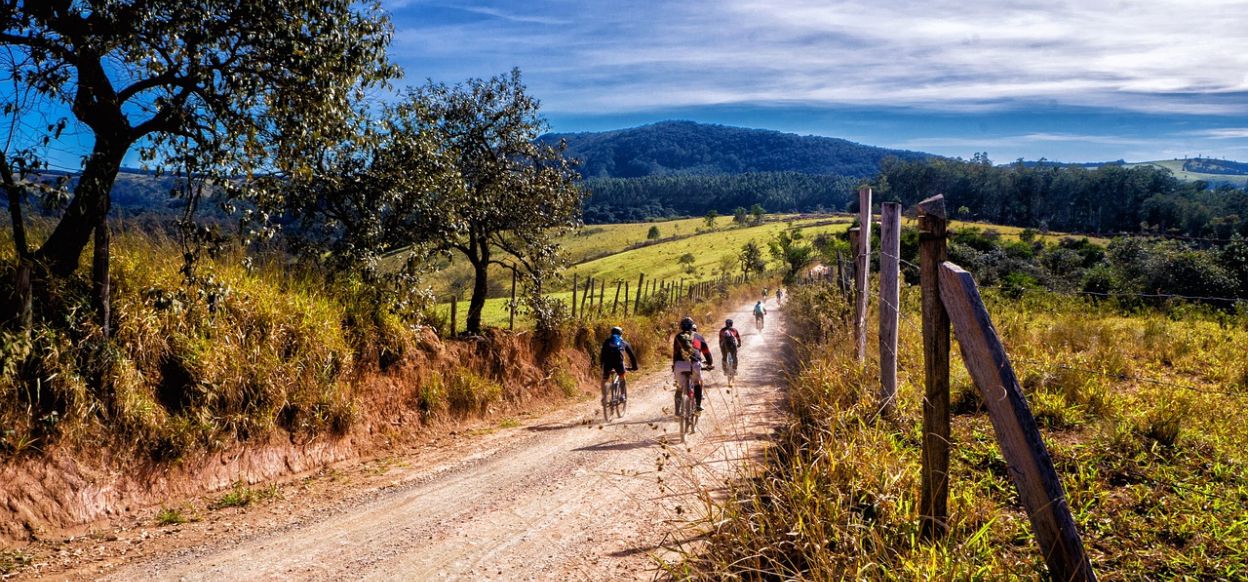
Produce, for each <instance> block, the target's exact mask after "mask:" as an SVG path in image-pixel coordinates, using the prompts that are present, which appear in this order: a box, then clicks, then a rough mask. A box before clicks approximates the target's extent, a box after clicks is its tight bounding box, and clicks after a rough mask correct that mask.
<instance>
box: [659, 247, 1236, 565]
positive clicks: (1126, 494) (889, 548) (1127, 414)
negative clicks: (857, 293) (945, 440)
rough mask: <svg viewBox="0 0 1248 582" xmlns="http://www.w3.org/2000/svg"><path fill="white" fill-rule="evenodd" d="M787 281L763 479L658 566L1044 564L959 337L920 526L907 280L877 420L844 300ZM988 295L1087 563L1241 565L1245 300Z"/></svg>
mask: <svg viewBox="0 0 1248 582" xmlns="http://www.w3.org/2000/svg"><path fill="white" fill-rule="evenodd" d="M1115 244H1124V243H1115ZM1113 246H1114V245H1113V244H1111V247H1113ZM1163 250H1164V248H1163ZM791 291H792V292H791V302H790V303H789V306H788V308H787V309H786V312H787V313H786V315H787V319H788V324H789V326H790V330H792V332H793V333H794V334H795V335H796V337H797V338H798V339H799V340H800V341H799V344H801V345H803V346H805V348H804V351H803V353H802V354H800V357H799V361H800V362H801V364H800V366H799V367H798V369H797V370H796V371H795V372H794V373H793V375H792V377H791V380H790V384H789V397H790V401H791V410H792V415H793V418H792V422H791V424H790V426H789V427H788V428H787V430H786V431H784V432H783V434H782V435H781V437H780V438H779V439H778V442H777V444H776V446H775V448H774V449H773V450H772V451H771V452H770V455H769V457H768V460H767V463H766V465H765V467H764V468H763V470H762V472H761V474H759V475H758V476H756V477H754V478H751V479H748V480H746V481H744V482H742V483H741V484H740V485H739V486H738V487H737V488H736V489H735V490H734V491H732V492H731V494H730V497H729V499H728V500H727V502H726V503H722V504H717V503H715V502H713V501H711V500H710V499H709V498H708V500H707V504H708V508H709V511H710V515H709V517H707V518H706V521H705V523H703V524H702V527H704V528H705V529H706V530H707V533H708V535H709V539H708V543H706V544H702V545H700V546H699V549H698V550H697V553H695V554H691V555H688V556H686V558H685V560H684V561H683V562H678V563H676V564H673V565H671V566H670V567H671V571H672V573H673V574H674V575H676V576H677V577H680V578H686V577H688V578H699V579H733V578H737V579H758V578H764V579H793V578H801V579H814V580H819V579H842V578H855V579H897V580H911V579H918V578H939V579H972V578H975V579H1004V578H1014V577H1024V578H1027V577H1037V576H1039V577H1042V576H1044V573H1045V566H1044V562H1043V560H1042V558H1041V556H1040V555H1039V554H1038V553H1037V552H1036V550H1035V543H1034V541H1033V538H1032V533H1031V530H1030V526H1029V524H1028V520H1027V517H1026V515H1025V514H1024V513H1023V512H1022V510H1021V506H1020V504H1019V502H1018V499H1017V494H1016V492H1015V489H1014V486H1013V484H1012V482H1011V481H1010V479H1009V476H1008V473H1007V469H1006V465H1005V462H1004V459H1003V458H1002V456H1001V453H1000V450H999V447H998V445H997V443H996V440H995V437H994V436H993V429H992V427H991V424H990V423H989V421H988V418H987V416H986V413H985V412H984V410H983V408H982V400H981V396H980V394H979V391H978V390H977V389H976V388H975V386H974V385H973V384H972V383H971V381H970V378H969V376H968V375H967V373H966V371H965V369H964V368H963V366H962V363H961V360H960V356H959V355H958V352H957V344H956V342H955V343H954V346H955V347H954V354H953V357H952V363H953V369H952V378H951V380H952V386H951V395H952V402H953V411H954V418H953V448H952V462H951V470H952V476H951V484H950V496H951V497H950V516H951V517H950V523H949V533H948V535H947V536H946V537H945V538H943V539H941V540H939V541H936V542H926V541H922V540H921V539H920V536H919V516H918V510H917V507H916V506H917V499H918V495H919V475H920V473H919V470H920V463H921V459H920V430H921V429H920V427H921V415H922V392H923V386H922V382H923V361H922V339H921V330H920V322H919V318H918V311H919V310H918V299H919V291H918V288H917V287H907V288H904V289H903V305H902V312H903V315H902V324H901V328H900V331H901V337H900V345H899V350H898V352H899V365H900V373H899V378H900V380H901V385H900V388H899V393H898V397H899V401H898V410H897V416H896V418H895V419H893V420H891V421H886V420H882V419H880V418H879V417H878V415H877V412H878V409H877V404H876V394H877V393H878V389H879V380H878V377H877V376H876V374H875V373H873V372H871V373H868V372H864V368H863V366H861V365H859V364H858V363H857V362H855V361H854V358H853V355H852V345H853V340H852V337H851V334H852V331H851V328H852V324H851V323H850V311H851V308H850V307H849V306H848V305H847V302H846V300H845V299H844V297H843V296H842V295H841V294H840V292H839V291H838V290H836V289H835V286H834V285H831V284H817V285H808V286H800V287H796V288H794V289H792V290H791ZM985 298H986V300H987V304H988V310H989V312H990V313H991V315H992V317H993V322H994V324H995V325H996V327H997V329H998V331H999V332H1000V333H1001V335H1002V337H1003V340H1004V342H1005V344H1006V347H1007V351H1008V352H1009V354H1010V357H1011V361H1012V363H1013V364H1014V367H1015V370H1016V372H1017V374H1018V377H1019V379H1020V381H1021V382H1022V384H1023V388H1024V391H1025V393H1026V395H1027V399H1028V401H1029V404H1030V406H1031V408H1032V411H1033V412H1034V413H1035V415H1036V417H1037V419H1038V421H1039V422H1040V425H1041V431H1042V433H1043V435H1044V438H1045V441H1046V444H1047V445H1048V447H1049V451H1050V453H1051V454H1052V456H1053V459H1054V462H1055V464H1056V467H1057V470H1058V472H1059V474H1060V475H1061V478H1062V482H1063V485H1064V487H1065V488H1066V492H1067V494H1068V498H1069V502H1070V507H1071V509H1072V511H1073V512H1074V518H1075V521H1076V523H1077V524H1078V527H1079V528H1080V530H1081V533H1082V535H1083V538H1084V544H1085V546H1086V547H1087V548H1088V551H1089V555H1090V557H1091V560H1092V563H1093V566H1094V567H1095V568H1096V570H1097V572H1098V574H1099V575H1100V578H1101V579H1102V580H1120V579H1136V578H1139V577H1141V576H1149V577H1160V578H1171V577H1192V578H1203V579H1233V578H1238V577H1242V576H1244V575H1245V573H1246V572H1248V570H1246V568H1248V550H1246V549H1245V548H1248V528H1246V527H1245V525H1244V524H1245V523H1248V509H1246V508H1248V472H1246V471H1245V469H1244V466H1245V465H1244V463H1245V461H1246V460H1248V459H1245V457H1244V454H1245V453H1244V451H1246V450H1248V434H1246V433H1245V432H1244V431H1243V430H1241V426H1240V423H1239V422H1238V421H1237V420H1236V419H1238V418H1240V417H1242V416H1243V415H1244V414H1245V413H1248V377H1246V376H1245V373H1246V372H1248V357H1246V356H1245V355H1244V351H1243V349H1242V346H1243V345H1245V342H1246V341H1248V314H1245V313H1244V312H1242V311H1237V310H1235V309H1229V310H1228V309H1227V308H1225V307H1218V306H1211V305H1203V304H1200V303H1199V302H1191V301H1181V300H1174V299H1170V300H1167V301H1163V302H1159V303H1158V302H1152V301H1150V302H1148V303H1144V304H1142V303H1140V302H1139V301H1138V300H1132V301H1128V302H1123V301H1119V300H1117V299H1108V300H1106V299H1101V298H1097V297H1089V296H1083V297H1080V296H1072V295H1069V294H1059V293H1054V292H1049V291H1033V292H1030V293H1026V294H1022V295H1018V294H1016V293H1014V292H1012V291H1011V290H1010V289H1009V287H1008V286H1005V287H998V288H995V289H989V290H987V291H986V292H985ZM876 317H877V316H876V314H874V313H873V314H872V316H871V318H869V319H868V321H877V320H878V319H875V318H876ZM867 353H868V354H869V356H868V357H869V361H868V364H867V366H866V368H865V369H866V370H876V369H878V365H875V361H876V359H877V357H878V356H877V354H878V348H877V347H875V345H872V346H871V347H870V348H869V349H868V352H867Z"/></svg>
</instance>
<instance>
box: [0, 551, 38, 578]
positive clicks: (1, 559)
mask: <svg viewBox="0 0 1248 582" xmlns="http://www.w3.org/2000/svg"><path fill="white" fill-rule="evenodd" d="M33 561H34V559H33V558H32V557H31V556H30V554H27V553H26V552H23V551H21V550H0V574H3V575H5V577H6V578H7V577H8V575H9V574H12V573H13V572H16V571H17V570H18V568H21V567H23V566H29V565H30V564H31V563H32V562H33Z"/></svg>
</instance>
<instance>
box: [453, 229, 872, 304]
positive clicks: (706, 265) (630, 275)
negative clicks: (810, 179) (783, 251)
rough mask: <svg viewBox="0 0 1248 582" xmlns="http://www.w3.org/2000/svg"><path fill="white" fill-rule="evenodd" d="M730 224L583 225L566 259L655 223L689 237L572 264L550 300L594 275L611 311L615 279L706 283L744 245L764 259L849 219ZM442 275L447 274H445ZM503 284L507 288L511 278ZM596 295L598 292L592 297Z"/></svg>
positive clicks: (503, 300)
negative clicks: (778, 243) (796, 232)
mask: <svg viewBox="0 0 1248 582" xmlns="http://www.w3.org/2000/svg"><path fill="white" fill-rule="evenodd" d="M833 221H834V222H835V223H834V224H828V223H829V222H833ZM730 222H731V217H728V218H724V217H721V218H720V219H719V221H718V223H717V224H719V227H718V228H716V229H715V230H708V229H706V228H705V225H704V221H703V220H702V219H700V218H699V219H685V220H677V221H668V222H660V223H649V222H642V223H631V224H619V225H591V226H586V227H584V229H583V230H582V232H587V233H589V234H588V235H587V236H585V235H579V234H573V235H570V236H568V237H564V239H562V240H563V241H567V244H568V245H569V247H568V252H569V255H570V256H573V257H576V256H581V257H586V256H592V255H594V254H603V253H604V252H608V251H610V250H613V249H625V248H626V247H627V246H628V244H630V242H631V243H635V242H638V241H641V240H644V239H645V233H646V230H648V229H649V228H650V226H651V225H652V224H658V225H659V226H660V228H661V229H662V228H664V225H670V226H671V230H672V231H673V232H675V231H676V228H677V227H679V228H680V232H682V233H685V234H688V235H691V236H686V237H683V238H679V239H676V240H662V241H660V242H658V243H655V244H652V245H647V246H643V247H640V248H636V249H631V250H623V251H622V252H616V253H614V254H611V255H609V256H604V257H601V258H596V259H592V260H587V261H584V262H581V263H580V264H576V265H574V266H572V267H571V268H569V269H568V270H567V271H566V272H565V273H564V275H563V285H564V289H565V290H563V291H558V292H554V293H550V294H549V296H550V297H553V298H558V299H562V300H564V301H568V302H571V299H572V292H571V290H570V288H571V284H572V279H573V278H574V277H575V278H576V279H577V281H578V282H580V283H581V284H583V283H584V281H585V279H586V277H594V278H595V279H597V280H600V281H606V282H607V289H606V296H605V302H604V305H605V309H606V310H607V311H610V308H611V304H612V303H613V301H614V298H615V285H616V282H617V281H627V282H629V285H630V293H635V292H636V289H635V287H636V285H637V279H638V276H639V275H640V274H642V273H645V275H646V280H647V281H655V280H658V281H665V280H666V281H669V282H679V281H680V280H681V279H684V280H685V281H686V282H693V281H706V280H710V279H714V278H716V277H718V276H719V275H720V273H721V272H722V270H724V269H728V272H729V273H730V274H731V275H733V276H735V275H737V274H738V273H739V272H740V267H739V266H738V265H737V263H736V262H735V261H736V256H737V253H739V252H740V250H741V247H742V246H744V245H745V244H746V243H747V242H750V241H753V242H755V243H757V244H758V245H759V246H760V247H762V248H763V253H764V257H768V255H767V251H766V247H767V243H768V242H769V241H770V240H771V239H772V238H773V237H775V235H776V234H778V233H779V232H780V231H782V230H785V229H790V228H802V232H803V233H804V234H805V236H807V237H810V238H813V237H815V236H816V235H818V234H821V233H839V232H844V231H845V230H846V229H847V228H849V218H847V217H835V218H833V217H824V218H805V219H798V220H792V221H784V220H777V221H773V222H765V223H763V224H761V225H757V226H753V225H751V226H747V227H736V226H729V223H730ZM666 232H667V231H666V230H665V231H664V233H665V234H666ZM686 253H689V254H692V255H693V256H694V259H695V260H694V262H693V263H692V264H691V265H688V266H686V265H682V264H681V263H679V262H678V259H679V258H680V257H681V256H682V255H684V254H686ZM443 276H449V275H446V274H444V275H443ZM495 276H496V277H500V278H501V277H504V276H505V275H504V273H502V272H501V271H500V272H498V273H497V274H496V275H495ZM507 282H508V284H510V278H509V277H508V278H507ZM647 284H648V283H647ZM579 294H580V292H579V291H578V298H579ZM597 297H598V295H597V293H596V294H595V298H597ZM509 301H510V297H501V296H500V297H492V298H490V299H487V300H486V302H485V307H484V308H483V310H482V314H481V318H482V321H483V322H484V323H485V324H486V325H493V326H500V327H502V326H506V325H507V323H508V315H509V311H508V307H507V304H508V302H509ZM457 311H458V327H459V328H460V329H462V328H463V325H464V321H465V319H466V318H467V312H468V301H467V300H463V301H460V302H459V305H458V307H457ZM436 312H437V313H438V314H439V315H440V316H442V317H446V318H449V317H450V303H442V304H439V305H438V306H437V308H436ZM516 325H517V327H527V326H529V325H530V321H529V320H528V318H527V317H525V316H524V315H523V314H518V315H517V318H516Z"/></svg>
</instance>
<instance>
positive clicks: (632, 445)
mask: <svg viewBox="0 0 1248 582" xmlns="http://www.w3.org/2000/svg"><path fill="white" fill-rule="evenodd" d="M658 444H660V443H659V441H657V440H655V439H645V440H641V441H631V442H630V441H618V440H616V441H607V442H604V443H598V444H596V445H589V446H586V447H581V448H579V449H572V450H574V451H632V450H636V449H644V448H648V447H653V446H655V445H658Z"/></svg>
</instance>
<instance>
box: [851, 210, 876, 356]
mask: <svg viewBox="0 0 1248 582" xmlns="http://www.w3.org/2000/svg"><path fill="white" fill-rule="evenodd" d="M871 220H872V219H871V187H870V186H863V187H862V188H859V189H858V222H859V224H858V254H857V257H856V259H857V270H856V271H855V273H854V275H855V276H856V277H857V279H856V281H855V282H856V283H857V287H856V288H857V289H858V296H857V297H856V299H857V302H856V305H857V312H856V317H855V318H854V333H855V334H857V343H856V344H855V348H854V356H855V357H857V358H858V362H859V363H865V362H866V361H867V299H868V293H869V289H868V287H869V284H870V282H871Z"/></svg>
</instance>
